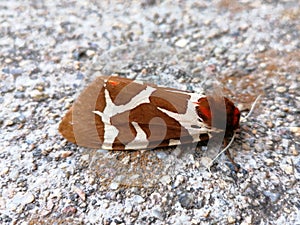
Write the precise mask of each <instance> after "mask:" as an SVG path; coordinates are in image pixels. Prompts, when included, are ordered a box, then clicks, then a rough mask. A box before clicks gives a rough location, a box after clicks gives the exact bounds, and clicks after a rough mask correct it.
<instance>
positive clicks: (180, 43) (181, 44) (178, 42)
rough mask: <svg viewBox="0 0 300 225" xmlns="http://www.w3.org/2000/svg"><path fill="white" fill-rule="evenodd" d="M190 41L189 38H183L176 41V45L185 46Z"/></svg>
mask: <svg viewBox="0 0 300 225" xmlns="http://www.w3.org/2000/svg"><path fill="white" fill-rule="evenodd" d="M188 43H189V40H188V39H185V38H182V39H179V40H178V41H176V43H175V45H176V46H177V47H179V48H184V47H186V45H187V44H188Z"/></svg>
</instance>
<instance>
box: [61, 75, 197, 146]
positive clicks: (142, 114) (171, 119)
mask: <svg viewBox="0 0 300 225" xmlns="http://www.w3.org/2000/svg"><path fill="white" fill-rule="evenodd" d="M190 98H191V95H190V94H189V93H187V92H184V91H180V90H176V89H171V88H161V87H156V86H154V85H145V84H143V83H139V82H134V81H132V80H130V79H126V78H121V77H113V76H112V77H98V78H96V80H95V81H94V82H92V83H91V84H90V85H89V86H88V87H87V88H86V89H85V90H84V91H83V92H82V93H81V94H80V95H79V97H78V99H77V100H76V101H75V103H74V105H73V107H72V108H71V109H70V110H69V112H68V113H67V114H66V116H65V117H64V118H63V120H62V122H61V124H60V126H59V131H60V132H61V133H62V135H63V136H64V137H65V138H66V139H67V140H69V141H71V142H73V143H76V144H78V145H80V146H84V147H90V148H100V147H101V146H102V147H103V148H106V146H108V147H107V149H114V150H123V149H125V145H126V147H127V148H128V149H141V148H153V147H158V146H168V145H174V144H178V143H179V142H178V141H176V140H179V139H181V143H190V142H192V141H197V140H196V139H195V138H192V137H191V135H190V133H191V132H188V130H187V129H186V126H181V124H180V123H179V122H178V120H181V122H182V123H184V124H189V125H191V124H193V123H194V122H195V121H193V120H197V118H196V116H195V112H191V111H193V110H194V109H191V106H190V107H188V103H189V104H190V100H191V99H190ZM95 112H97V113H95ZM193 113H194V114H193ZM169 114H172V115H173V116H170V115H169ZM187 114H191V118H190V117H189V116H187ZM180 115H185V116H182V117H180ZM190 129H191V128H190ZM194 132H195V133H196V134H197V132H198V131H197V130H196V129H195V131H194ZM105 134H106V136H113V135H116V138H115V139H113V142H114V143H106V142H107V140H106V139H105ZM174 140H175V141H174ZM107 144H108V145H107Z"/></svg>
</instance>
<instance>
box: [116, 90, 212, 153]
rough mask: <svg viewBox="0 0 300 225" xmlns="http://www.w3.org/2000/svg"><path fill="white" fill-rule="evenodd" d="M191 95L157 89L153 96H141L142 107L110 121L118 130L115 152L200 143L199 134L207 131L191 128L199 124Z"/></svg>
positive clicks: (118, 115)
mask: <svg viewBox="0 0 300 225" xmlns="http://www.w3.org/2000/svg"><path fill="white" fill-rule="evenodd" d="M124 94H125V92H124ZM191 96H192V95H191V94H190V93H187V92H185V91H180V90H176V89H171V88H162V87H156V88H155V90H154V91H153V92H152V94H151V95H150V96H142V95H141V96H140V97H141V99H137V101H138V102H140V103H141V104H139V105H137V106H136V107H135V108H133V109H132V110H129V111H125V112H122V113H120V114H117V115H115V116H114V117H112V118H111V123H112V125H113V126H112V127H111V128H112V129H114V128H117V130H118V131H119V134H118V136H117V137H116V139H115V142H114V144H113V149H116V150H123V149H144V148H155V147H163V146H170V145H177V144H186V143H192V142H197V141H199V140H200V136H199V135H200V133H201V132H202V133H206V131H207V130H205V127H204V126H203V128H202V129H198V128H196V127H193V126H192V125H193V124H199V121H198V115H197V114H196V112H195V105H194V103H192V100H191ZM194 96H196V95H194ZM197 97H199V96H196V98H195V97H194V100H198V98H197ZM145 98H148V99H147V101H145ZM202 138H203V136H202Z"/></svg>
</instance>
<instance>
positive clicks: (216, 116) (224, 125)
mask: <svg viewBox="0 0 300 225" xmlns="http://www.w3.org/2000/svg"><path fill="white" fill-rule="evenodd" d="M196 105H197V106H196V111H197V114H198V116H199V118H200V120H202V121H203V122H204V123H205V124H207V125H208V126H209V127H215V128H217V129H223V130H224V129H225V136H231V135H232V134H233V132H234V131H235V130H236V129H238V128H239V121H240V111H239V109H238V108H237V107H235V106H234V104H233V102H232V101H230V100H229V99H228V98H225V97H220V96H206V97H202V98H200V99H199V100H198V101H197V102H196Z"/></svg>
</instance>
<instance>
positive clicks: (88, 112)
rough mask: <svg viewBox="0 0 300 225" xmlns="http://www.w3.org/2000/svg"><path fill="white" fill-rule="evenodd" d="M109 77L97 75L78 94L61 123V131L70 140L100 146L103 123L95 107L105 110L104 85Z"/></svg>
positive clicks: (79, 143) (94, 146)
mask: <svg viewBox="0 0 300 225" xmlns="http://www.w3.org/2000/svg"><path fill="white" fill-rule="evenodd" d="M106 79H107V77H97V78H96V79H95V80H94V81H93V82H92V83H91V84H89V85H88V86H87V87H86V88H85V89H84V90H83V91H82V92H81V94H80V95H79V96H78V98H77V99H76V101H75V102H74V104H73V106H72V107H71V108H70V109H69V111H68V112H67V113H66V115H65V116H64V117H63V119H62V121H61V123H60V124H59V132H60V133H61V134H62V135H63V136H64V137H65V138H66V139H67V140H68V141H70V142H73V143H75V144H77V145H80V146H83V147H89V148H100V147H101V144H102V140H103V139H101V136H99V133H101V132H103V129H104V127H103V124H102V123H101V122H100V121H99V120H97V119H95V114H94V113H93V111H94V110H95V108H97V109H98V110H101V109H102V110H103V108H104V107H105V106H106V104H105V96H104V86H105V80H106Z"/></svg>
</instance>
